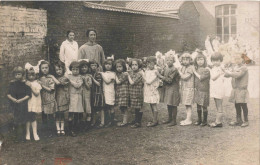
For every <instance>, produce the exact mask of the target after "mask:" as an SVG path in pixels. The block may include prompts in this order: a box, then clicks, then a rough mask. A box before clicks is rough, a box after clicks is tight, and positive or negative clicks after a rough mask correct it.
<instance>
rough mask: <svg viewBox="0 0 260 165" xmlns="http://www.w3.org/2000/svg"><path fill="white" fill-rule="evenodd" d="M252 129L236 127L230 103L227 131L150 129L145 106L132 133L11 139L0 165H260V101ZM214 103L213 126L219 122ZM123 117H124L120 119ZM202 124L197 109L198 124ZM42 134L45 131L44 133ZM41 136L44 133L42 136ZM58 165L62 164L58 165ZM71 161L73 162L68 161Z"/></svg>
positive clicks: (253, 106)
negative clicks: (232, 124)
mask: <svg viewBox="0 0 260 165" xmlns="http://www.w3.org/2000/svg"><path fill="white" fill-rule="evenodd" d="M159 107H160V108H159V109H160V120H161V121H162V119H164V118H167V110H166V106H165V105H162V104H160V105H159ZM248 107H249V122H250V126H249V127H246V128H241V127H231V126H229V125H228V123H229V122H230V121H231V120H233V119H235V109H234V105H233V104H231V103H229V102H228V101H227V99H225V100H224V110H225V118H224V127H223V128H209V127H198V126H194V125H192V126H179V125H178V126H175V127H171V128H168V127H167V126H166V125H162V124H161V125H159V126H157V127H154V128H147V127H146V126H145V125H146V123H147V121H148V120H150V119H151V111H150V109H149V106H148V105H145V106H144V118H143V127H141V128H139V129H131V128H130V127H126V128H118V127H116V126H114V127H111V128H104V129H93V130H90V131H89V132H87V133H84V134H80V135H79V136H77V137H70V136H64V137H52V138H42V139H41V140H40V141H39V142H34V141H31V142H26V143H18V144H17V143H14V142H13V141H12V140H10V139H8V135H6V137H5V139H6V140H5V141H4V145H3V147H2V150H1V153H0V154H1V155H0V156H1V162H0V164H7V165H18V164H19V165H52V164H57V165H58V164H61V163H59V161H58V160H59V158H65V159H66V160H63V164H67V165H69V164H71V165H82V164H97V165H99V164H102V165H103V164H106V165H107V164H111V165H134V164H140V165H153V164H154V165H155V164H156V165H157V164H160V165H161V164H163V165H164V164H165V165H168V164H169V165H258V164H259V100H258V99H250V103H249V104H248ZM215 112H216V110H215V105H214V102H213V100H211V105H210V107H209V122H212V121H214V119H215ZM117 118H119V119H120V118H121V116H119V115H117ZM184 118H185V109H184V106H180V107H179V109H178V122H179V121H180V120H182V119H184ZM196 120H197V114H196V110H195V106H194V110H193V121H194V122H195V121H196ZM40 131H41V130H39V132H40ZM40 136H41V137H43V134H41V132H40ZM55 161H56V162H55ZM65 161H67V163H66V162H65Z"/></svg>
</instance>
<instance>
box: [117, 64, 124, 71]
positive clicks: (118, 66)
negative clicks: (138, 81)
mask: <svg viewBox="0 0 260 165" xmlns="http://www.w3.org/2000/svg"><path fill="white" fill-rule="evenodd" d="M116 71H117V72H119V73H121V72H123V66H122V65H121V64H120V63H117V64H116Z"/></svg>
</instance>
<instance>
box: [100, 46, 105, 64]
mask: <svg viewBox="0 0 260 165" xmlns="http://www.w3.org/2000/svg"><path fill="white" fill-rule="evenodd" d="M100 56H101V59H100V64H101V65H103V63H104V61H105V53H104V50H103V48H102V47H101V50H100Z"/></svg>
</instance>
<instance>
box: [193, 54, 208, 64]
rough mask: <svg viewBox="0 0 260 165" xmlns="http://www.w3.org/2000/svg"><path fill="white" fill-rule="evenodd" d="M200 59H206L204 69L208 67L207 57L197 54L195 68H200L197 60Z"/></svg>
mask: <svg viewBox="0 0 260 165" xmlns="http://www.w3.org/2000/svg"><path fill="white" fill-rule="evenodd" d="M198 58H203V59H204V64H203V67H204V68H205V67H207V65H208V64H207V58H206V56H204V55H203V54H202V53H200V52H199V53H198V54H197V56H196V57H195V59H194V66H195V67H198V63H197V59H198Z"/></svg>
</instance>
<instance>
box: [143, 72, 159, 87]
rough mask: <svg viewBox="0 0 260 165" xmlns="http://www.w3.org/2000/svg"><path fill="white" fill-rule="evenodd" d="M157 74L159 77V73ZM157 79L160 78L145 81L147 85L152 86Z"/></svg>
mask: <svg viewBox="0 0 260 165" xmlns="http://www.w3.org/2000/svg"><path fill="white" fill-rule="evenodd" d="M155 74H156V75H158V74H159V73H158V71H156V72H155ZM157 78H158V76H156V77H155V78H154V79H151V80H150V81H147V80H145V81H146V84H148V85H151V84H152V83H153V82H155V81H156V80H157Z"/></svg>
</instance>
